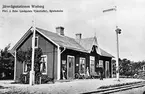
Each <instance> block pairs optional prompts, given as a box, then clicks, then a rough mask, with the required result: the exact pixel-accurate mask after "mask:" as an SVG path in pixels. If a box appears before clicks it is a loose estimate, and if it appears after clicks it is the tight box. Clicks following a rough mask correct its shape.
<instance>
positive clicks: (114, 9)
mask: <svg viewBox="0 0 145 94" xmlns="http://www.w3.org/2000/svg"><path fill="white" fill-rule="evenodd" d="M116 8H117V7H116V6H115V7H114V8H110V9H106V10H103V13H105V12H110V11H117V9H116ZM116 20H117V19H116ZM115 31H116V78H117V81H120V80H119V39H118V34H121V29H120V28H118V26H116V29H115Z"/></svg>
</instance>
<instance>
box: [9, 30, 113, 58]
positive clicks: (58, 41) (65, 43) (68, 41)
mask: <svg viewBox="0 0 145 94" xmlns="http://www.w3.org/2000/svg"><path fill="white" fill-rule="evenodd" d="M36 30H37V32H39V33H40V34H42V35H43V36H44V37H46V38H47V39H49V40H50V41H51V42H52V43H54V44H55V45H56V46H57V45H59V46H60V47H65V48H67V49H72V50H76V51H80V52H85V53H90V51H91V49H92V46H93V45H96V46H98V43H97V38H96V37H92V38H84V39H81V40H80V43H78V42H77V41H76V40H75V39H74V38H70V37H67V36H62V35H58V34H57V33H53V32H50V31H47V30H44V29H41V28H36ZM31 33H32V31H31V28H30V29H29V30H28V31H27V32H26V33H25V34H24V36H23V37H22V38H21V39H20V40H19V41H18V42H17V43H16V44H15V46H14V47H13V48H12V50H13V51H14V50H15V49H17V47H19V45H20V44H21V43H22V42H23V41H24V40H25V39H26V38H27V36H29V35H30V34H31ZM100 51H101V55H102V56H107V57H113V56H112V55H111V54H109V53H107V52H106V51H104V50H102V49H100Z"/></svg>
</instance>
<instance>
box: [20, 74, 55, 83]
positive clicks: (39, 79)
mask: <svg viewBox="0 0 145 94" xmlns="http://www.w3.org/2000/svg"><path fill="white" fill-rule="evenodd" d="M29 78H30V74H29V73H27V74H21V75H20V83H23V84H29ZM53 80H54V79H53V78H51V77H48V75H42V74H41V73H37V74H36V75H35V84H45V83H48V82H53Z"/></svg>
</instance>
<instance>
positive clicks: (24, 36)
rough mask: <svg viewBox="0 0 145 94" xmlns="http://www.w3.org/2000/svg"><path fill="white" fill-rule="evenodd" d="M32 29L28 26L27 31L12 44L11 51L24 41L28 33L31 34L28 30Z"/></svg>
mask: <svg viewBox="0 0 145 94" xmlns="http://www.w3.org/2000/svg"><path fill="white" fill-rule="evenodd" d="M31 29H32V27H30V28H29V29H28V31H27V32H26V33H25V34H24V35H23V36H22V38H20V40H19V41H18V42H17V43H16V44H15V45H14V46H13V48H12V49H11V52H13V51H15V50H16V49H17V48H18V47H19V46H20V44H21V43H22V42H23V41H24V39H25V38H26V37H27V36H29V34H31V32H30V30H31Z"/></svg>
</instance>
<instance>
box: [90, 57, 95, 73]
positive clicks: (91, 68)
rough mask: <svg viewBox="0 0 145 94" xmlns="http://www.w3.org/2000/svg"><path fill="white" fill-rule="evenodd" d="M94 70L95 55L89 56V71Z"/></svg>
mask: <svg viewBox="0 0 145 94" xmlns="http://www.w3.org/2000/svg"><path fill="white" fill-rule="evenodd" d="M93 72H95V57H94V56H90V73H93Z"/></svg>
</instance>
